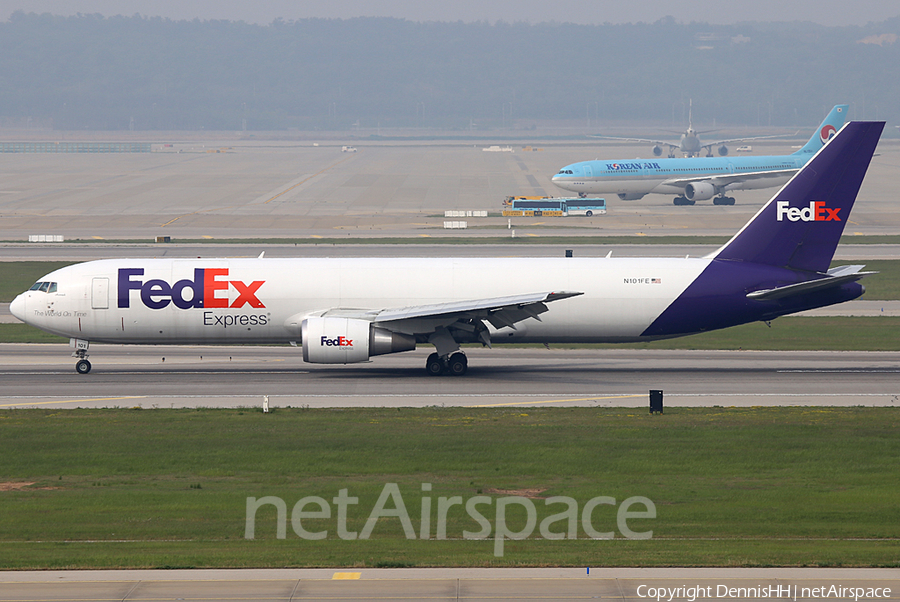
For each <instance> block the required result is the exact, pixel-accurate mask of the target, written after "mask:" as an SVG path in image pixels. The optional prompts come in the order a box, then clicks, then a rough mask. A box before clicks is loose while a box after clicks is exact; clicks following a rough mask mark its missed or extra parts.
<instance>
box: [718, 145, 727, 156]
mask: <svg viewBox="0 0 900 602" xmlns="http://www.w3.org/2000/svg"><path fill="white" fill-rule="evenodd" d="M727 154H728V147H727V146H725V145H724V144H723V145H722V146H720V147H719V156H720V157H724V156H725V155H727Z"/></svg>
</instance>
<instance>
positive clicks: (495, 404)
mask: <svg viewBox="0 0 900 602" xmlns="http://www.w3.org/2000/svg"><path fill="white" fill-rule="evenodd" d="M628 397H647V396H646V395H644V394H643V393H642V394H639V395H614V396H612V397H581V398H578V399H545V400H541V401H512V402H510V403H490V404H485V405H479V406H469V407H472V408H496V407H499V406H526V405H534V404H537V403H571V402H574V401H599V400H601V399H626V398H628Z"/></svg>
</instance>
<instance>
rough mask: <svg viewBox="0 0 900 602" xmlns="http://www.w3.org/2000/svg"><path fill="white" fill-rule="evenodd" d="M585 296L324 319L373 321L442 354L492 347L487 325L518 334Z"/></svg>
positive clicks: (546, 295)
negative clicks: (521, 325)
mask: <svg viewBox="0 0 900 602" xmlns="http://www.w3.org/2000/svg"><path fill="white" fill-rule="evenodd" d="M582 294H584V293H580V292H572V291H560V292H542V293H530V294H524V295H511V296H508V297H494V298H489V299H472V300H467V301H453V302H449V303H437V304H432V305H411V306H409V307H397V308H386V309H378V310H362V309H330V310H327V311H325V312H323V313H322V314H321V316H322V317H332V316H334V317H342V318H356V319H361V320H369V321H372V322H374V323H375V324H377V325H378V326H379V327H380V328H386V329H388V330H391V331H393V332H399V333H403V334H408V335H412V336H416V335H419V336H423V337H424V336H427V337H429V342H432V343H434V344H435V345H436V346H437V347H438V352H439V353H441V351H442V346H443V345H446V348H448V349H449V348H451V347H456V348H458V343H460V342H481V343H483V344H485V345H487V346H490V344H491V341H490V334H489V333H488V330H487V327H486V326H485V325H484V323H483V321H487V322H489V323H490V324H491V325H492V326H493V327H494V328H497V329H500V328H503V327H509V328H512V329H513V330H515V329H516V326H515V325H516V323H517V322H521V321H522V320H526V319H528V318H534V319H536V320H538V321H540V317H539V316H540V314H542V313H544V312H546V311H548V308H547V303H550V302H552V301H559V300H561V299H568V298H570V297H577V296H578V295H582Z"/></svg>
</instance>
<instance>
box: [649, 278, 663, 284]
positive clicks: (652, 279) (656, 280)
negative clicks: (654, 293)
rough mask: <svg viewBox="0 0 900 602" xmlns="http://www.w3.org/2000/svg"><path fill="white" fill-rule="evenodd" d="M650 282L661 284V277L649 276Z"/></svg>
mask: <svg viewBox="0 0 900 602" xmlns="http://www.w3.org/2000/svg"><path fill="white" fill-rule="evenodd" d="M650 284H662V279H660V278H651V279H650Z"/></svg>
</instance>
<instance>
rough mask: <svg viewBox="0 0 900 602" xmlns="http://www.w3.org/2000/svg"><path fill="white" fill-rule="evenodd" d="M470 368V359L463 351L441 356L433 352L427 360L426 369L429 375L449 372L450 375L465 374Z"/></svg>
mask: <svg viewBox="0 0 900 602" xmlns="http://www.w3.org/2000/svg"><path fill="white" fill-rule="evenodd" d="M468 370H469V360H468V359H467V358H466V354H464V353H463V352H462V351H457V352H456V353H454V354H452V355H450V356H445V357H441V356H440V355H438V354H437V353H432V354H431V355H429V356H428V359H427V360H426V361H425V371H426V372H427V373H428V376H441V375H443V374H449V375H450V376H463V375H464V374H465V373H466V372H467V371H468Z"/></svg>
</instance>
